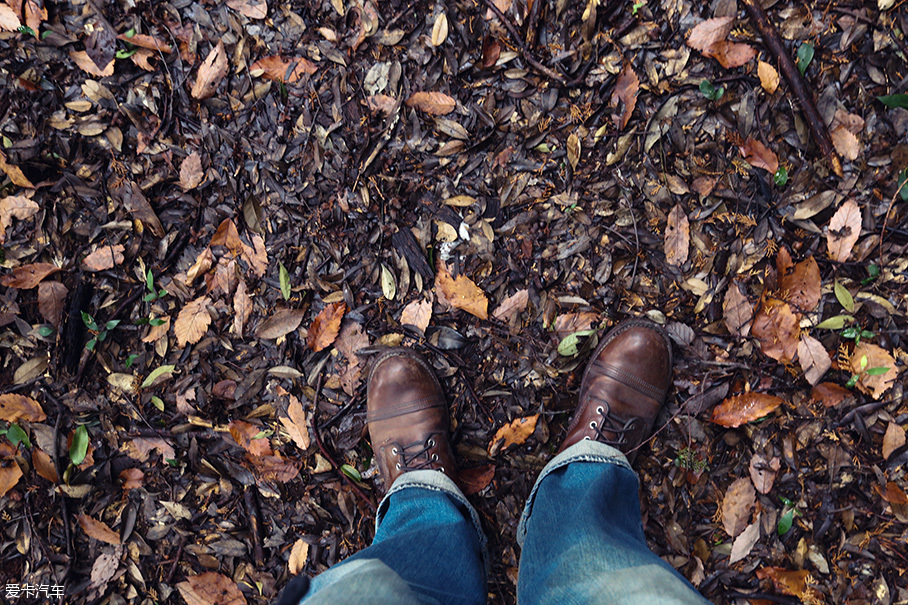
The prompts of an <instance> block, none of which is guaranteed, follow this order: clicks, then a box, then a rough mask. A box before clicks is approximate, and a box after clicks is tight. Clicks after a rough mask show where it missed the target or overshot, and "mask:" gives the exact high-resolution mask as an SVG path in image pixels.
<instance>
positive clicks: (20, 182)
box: [0, 151, 35, 189]
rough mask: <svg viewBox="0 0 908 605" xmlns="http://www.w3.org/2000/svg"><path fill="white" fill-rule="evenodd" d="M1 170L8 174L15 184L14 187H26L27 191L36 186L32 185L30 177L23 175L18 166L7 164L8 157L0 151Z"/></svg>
mask: <svg viewBox="0 0 908 605" xmlns="http://www.w3.org/2000/svg"><path fill="white" fill-rule="evenodd" d="M0 170H2V171H3V172H5V173H6V176H8V177H9V180H10V181H12V182H13V185H16V186H17V187H25V188H26V189H34V188H35V186H34V185H33V184H32V182H31V181H30V180H28V177H26V176H25V174H23V173H22V169H21V168H19V167H18V166H13V165H12V164H7V163H6V155H4V153H3V152H2V151H0Z"/></svg>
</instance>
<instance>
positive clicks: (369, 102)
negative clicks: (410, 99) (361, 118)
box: [364, 94, 397, 116]
mask: <svg viewBox="0 0 908 605" xmlns="http://www.w3.org/2000/svg"><path fill="white" fill-rule="evenodd" d="M364 103H365V104H366V107H368V108H369V109H370V110H372V111H380V112H381V113H383V114H385V115H386V116H387V115H391V112H392V111H394V108H395V107H397V99H395V98H394V97H389V96H388V95H381V94H379V95H370V96H368V97H366V99H365V101H364Z"/></svg>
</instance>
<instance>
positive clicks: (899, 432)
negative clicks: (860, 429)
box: [883, 422, 905, 460]
mask: <svg viewBox="0 0 908 605" xmlns="http://www.w3.org/2000/svg"><path fill="white" fill-rule="evenodd" d="M903 445H905V429H903V428H902V427H900V426H899V425H897V424H896V423H894V422H890V423H889V426H887V427H886V434H885V435H883V460H889V456H891V455H892V452H894V451H895V450H897V449H899V448H900V447H902V446H903Z"/></svg>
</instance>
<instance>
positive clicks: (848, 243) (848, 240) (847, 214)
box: [826, 200, 862, 263]
mask: <svg viewBox="0 0 908 605" xmlns="http://www.w3.org/2000/svg"><path fill="white" fill-rule="evenodd" d="M861 224H862V222H861V209H860V208H859V207H858V205H857V204H856V203H855V202H854V201H853V200H847V201H846V202H845V203H844V204H842V205H841V206H840V207H839V209H838V210H836V213H835V214H834V215H832V219H831V220H830V221H829V229H828V231H827V232H826V249H827V251H828V253H829V258H831V259H832V260H834V261H838V262H840V263H843V262H845V261H847V260H848V258H849V257H850V256H851V251H852V249H853V248H854V245H855V243H857V241H858V237H860V235H861Z"/></svg>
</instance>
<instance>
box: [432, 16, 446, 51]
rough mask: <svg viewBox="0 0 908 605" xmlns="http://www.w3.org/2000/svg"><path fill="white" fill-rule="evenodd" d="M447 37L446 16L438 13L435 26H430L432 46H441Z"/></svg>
mask: <svg viewBox="0 0 908 605" xmlns="http://www.w3.org/2000/svg"><path fill="white" fill-rule="evenodd" d="M447 37H448V16H447V15H446V14H444V13H443V12H442V13H438V16H437V17H435V24H434V25H433V26H432V39H431V41H432V46H441V45H442V44H444V41H445V40H446V39H447Z"/></svg>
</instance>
